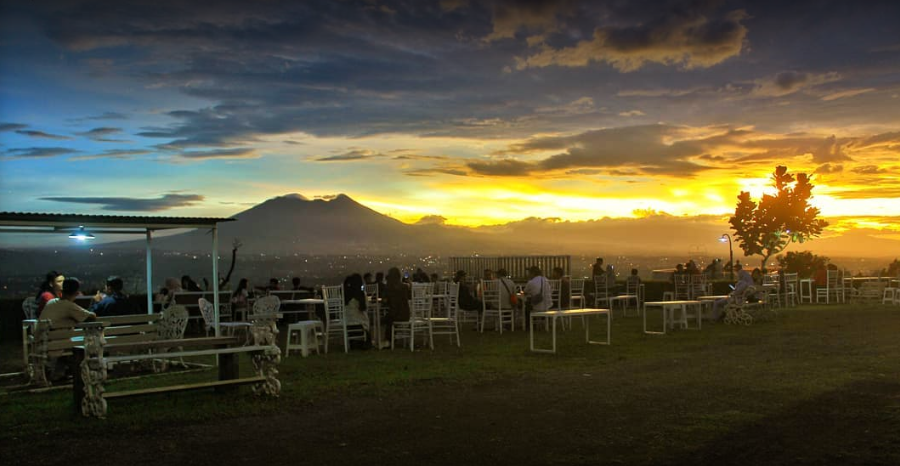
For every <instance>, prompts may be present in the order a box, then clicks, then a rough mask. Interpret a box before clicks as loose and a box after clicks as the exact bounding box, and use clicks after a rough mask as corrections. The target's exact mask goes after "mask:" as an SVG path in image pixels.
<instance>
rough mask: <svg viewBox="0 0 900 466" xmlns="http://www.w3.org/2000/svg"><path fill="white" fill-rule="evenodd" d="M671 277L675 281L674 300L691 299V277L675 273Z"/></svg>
mask: <svg viewBox="0 0 900 466" xmlns="http://www.w3.org/2000/svg"><path fill="white" fill-rule="evenodd" d="M672 277H673V280H674V281H675V299H689V298H690V297H691V276H690V275H688V274H686V273H676V274H675V275H673V276H672Z"/></svg>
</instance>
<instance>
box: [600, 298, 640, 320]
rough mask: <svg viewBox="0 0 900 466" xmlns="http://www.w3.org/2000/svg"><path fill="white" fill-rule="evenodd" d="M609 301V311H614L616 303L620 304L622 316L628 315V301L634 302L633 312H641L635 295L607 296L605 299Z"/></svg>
mask: <svg viewBox="0 0 900 466" xmlns="http://www.w3.org/2000/svg"><path fill="white" fill-rule="evenodd" d="M606 299H607V300H609V309H610V310H612V309H615V308H616V303H618V302H621V303H622V315H625V316H627V315H628V301H631V300H634V311H635V312H641V308H640V304H639V303H638V296H637V295H636V294H620V295H616V296H609V297H607V298H606Z"/></svg>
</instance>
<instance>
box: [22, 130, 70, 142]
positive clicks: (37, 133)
mask: <svg viewBox="0 0 900 466" xmlns="http://www.w3.org/2000/svg"><path fill="white" fill-rule="evenodd" d="M16 134H21V135H22V136H28V137H31V138H38V139H56V140H67V139H72V138H70V137H69V136H60V135H58V134H50V133H45V132H43V131H34V130H27V129H19V130H16Z"/></svg>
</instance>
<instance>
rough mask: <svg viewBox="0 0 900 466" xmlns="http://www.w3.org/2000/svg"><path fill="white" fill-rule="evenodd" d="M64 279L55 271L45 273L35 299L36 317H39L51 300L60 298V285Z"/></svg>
mask: <svg viewBox="0 0 900 466" xmlns="http://www.w3.org/2000/svg"><path fill="white" fill-rule="evenodd" d="M65 279H66V277H64V276H63V274H61V273H59V272H57V271H55V270H54V271H51V272H48V273H47V276H46V277H45V278H44V281H43V283H41V288H40V290H39V291H38V294H37V297H36V300H37V303H38V306H37V314H36V315H40V314H41V311H43V310H44V306H46V305H47V303H49V302H50V301H51V300H54V299H56V298H59V297H61V296H62V284H63V280H65Z"/></svg>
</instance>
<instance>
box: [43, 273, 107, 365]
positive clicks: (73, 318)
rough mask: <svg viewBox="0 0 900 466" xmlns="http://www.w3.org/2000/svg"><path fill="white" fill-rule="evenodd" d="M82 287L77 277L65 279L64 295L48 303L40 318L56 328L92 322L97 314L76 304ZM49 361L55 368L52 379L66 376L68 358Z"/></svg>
mask: <svg viewBox="0 0 900 466" xmlns="http://www.w3.org/2000/svg"><path fill="white" fill-rule="evenodd" d="M80 289H81V282H79V281H78V279H77V278H67V279H65V280H64V281H63V285H62V297H61V298H56V299H54V300H52V301H50V302H49V303H47V305H46V306H44V310H43V311H41V315H40V319H42V320H44V319H46V320H49V321H50V327H52V328H54V329H59V328H66V327H73V326H75V325H77V324H80V323H81V322H90V321H92V320H94V319H96V318H97V316H96V315H95V314H94V313H93V312H89V311H87V310H85V309H84V308H82V307H81V306H79V305H77V304H75V298H76V297H78V295H79V294H80V293H79V290H80ZM48 362H50V367H52V368H53V370H52V372H51V374H50V380H51V381H56V380H59V379H61V378H63V377H65V372H66V368H67V367H68V358H56V359H55V360H51V361H48Z"/></svg>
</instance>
